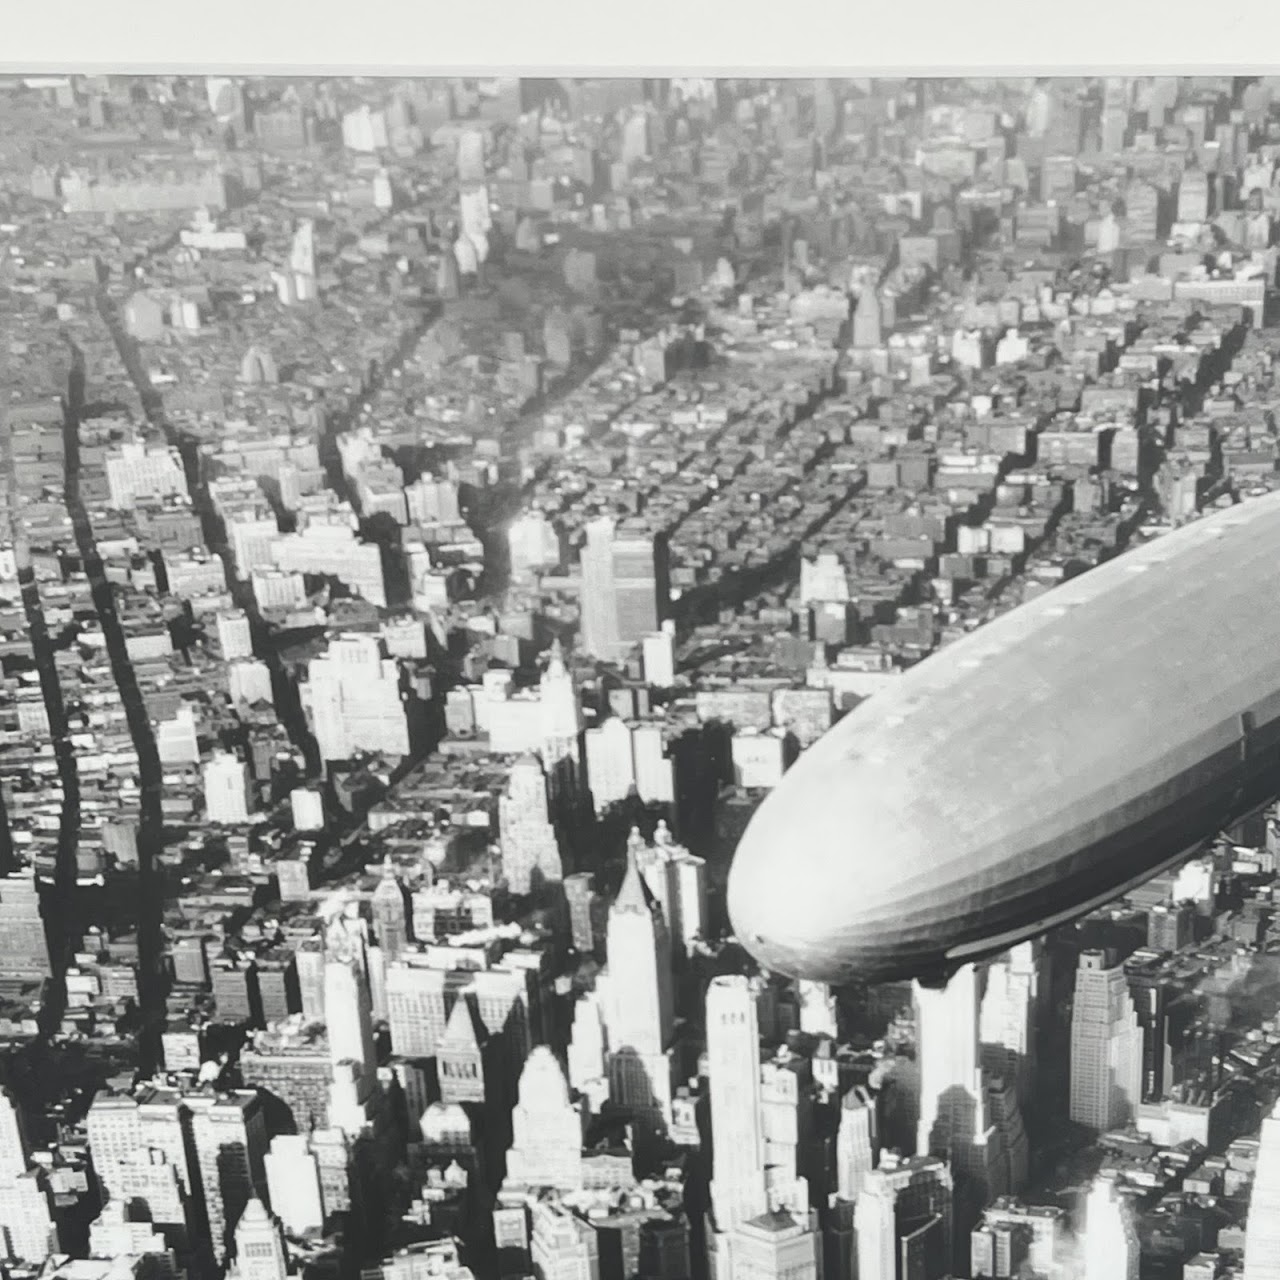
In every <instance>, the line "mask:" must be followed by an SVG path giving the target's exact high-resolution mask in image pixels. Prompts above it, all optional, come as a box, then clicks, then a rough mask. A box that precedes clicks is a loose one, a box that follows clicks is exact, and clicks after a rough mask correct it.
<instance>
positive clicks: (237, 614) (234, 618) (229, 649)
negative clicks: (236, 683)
mask: <svg viewBox="0 0 1280 1280" xmlns="http://www.w3.org/2000/svg"><path fill="white" fill-rule="evenodd" d="M217 627H218V648H219V649H221V650H222V656H223V658H224V659H225V660H226V661H227V662H234V661H235V660H236V659H238V658H252V657H253V630H252V628H251V627H250V624H249V618H248V615H247V614H245V613H244V611H243V610H241V609H227V610H224V611H223V612H221V613H219V614H218V617H217Z"/></svg>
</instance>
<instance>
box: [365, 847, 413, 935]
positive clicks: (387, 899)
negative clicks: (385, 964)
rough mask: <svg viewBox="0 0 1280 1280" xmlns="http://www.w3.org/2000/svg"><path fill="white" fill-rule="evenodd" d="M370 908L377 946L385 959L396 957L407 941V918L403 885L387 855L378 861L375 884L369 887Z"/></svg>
mask: <svg viewBox="0 0 1280 1280" xmlns="http://www.w3.org/2000/svg"><path fill="white" fill-rule="evenodd" d="M370 908H371V910H372V912H373V924H374V931H375V933H376V934H377V938H378V946H379V947H380V948H381V949H382V951H383V953H384V954H385V956H386V958H387V959H388V960H397V959H399V957H400V956H401V955H403V954H404V952H405V949H406V948H407V947H408V945H409V922H408V911H407V910H406V907H405V900H404V886H403V885H402V884H401V883H400V877H399V876H398V875H396V869H395V865H394V864H393V863H392V861H391V858H390V856H388V857H387V858H386V859H385V861H384V862H383V864H382V871H381V875H380V877H379V880H378V887H377V888H376V889H375V890H374V891H373V898H372V901H371V902H370Z"/></svg>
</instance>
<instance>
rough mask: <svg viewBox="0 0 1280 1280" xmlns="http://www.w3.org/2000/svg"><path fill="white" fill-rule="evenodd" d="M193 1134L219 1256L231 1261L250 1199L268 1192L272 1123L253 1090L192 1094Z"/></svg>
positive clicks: (210, 1225) (206, 1206) (211, 1239)
mask: <svg viewBox="0 0 1280 1280" xmlns="http://www.w3.org/2000/svg"><path fill="white" fill-rule="evenodd" d="M186 1105H187V1106H188V1108H189V1109H190V1111H191V1133H192V1138H193V1142H194V1146H195V1153H196V1160H197V1163H198V1164H199V1167H200V1182H201V1186H202V1188H203V1192H204V1202H205V1208H206V1210H207V1212H208V1217H209V1238H210V1241H211V1243H212V1246H213V1255H214V1258H215V1260H217V1261H218V1262H222V1261H224V1260H225V1259H226V1256H227V1249H228V1245H229V1244H230V1241H231V1233H232V1231H233V1230H234V1228H235V1225H236V1223H237V1222H239V1220H240V1215H241V1214H242V1213H243V1212H244V1209H245V1206H246V1205H247V1204H248V1203H249V1201H250V1199H251V1198H253V1197H254V1196H257V1195H262V1194H265V1182H266V1175H265V1167H264V1160H265V1157H266V1153H267V1129H266V1121H265V1119H264V1117H263V1113H262V1104H261V1102H260V1101H259V1099H258V1095H257V1094H256V1093H255V1092H254V1091H253V1090H249V1089H240V1090H236V1091H235V1092H234V1093H226V1094H192V1095H190V1096H189V1097H188V1098H187V1099H186Z"/></svg>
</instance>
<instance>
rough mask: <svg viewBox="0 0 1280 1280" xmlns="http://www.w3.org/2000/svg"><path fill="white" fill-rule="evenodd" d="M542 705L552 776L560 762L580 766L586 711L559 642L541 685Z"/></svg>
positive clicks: (555, 643)
mask: <svg viewBox="0 0 1280 1280" xmlns="http://www.w3.org/2000/svg"><path fill="white" fill-rule="evenodd" d="M538 705H539V706H540V707H541V714H542V760H543V763H544V764H545V765H546V768H547V772H548V773H552V772H553V771H554V770H555V768H556V766H557V765H558V764H559V763H560V761H562V760H565V759H569V760H571V761H572V762H573V763H574V765H575V766H576V765H577V764H578V763H579V755H580V752H579V747H578V739H579V737H580V736H581V734H582V709H581V708H580V707H579V705H578V695H577V692H576V691H575V689H574V687H573V676H572V675H570V673H569V670H568V668H567V667H566V666H565V664H564V652H563V650H562V649H561V647H560V641H559V640H553V641H552V642H551V652H550V655H549V656H548V658H547V667H546V670H545V671H544V672H543V673H542V676H541V678H540V679H539V681H538Z"/></svg>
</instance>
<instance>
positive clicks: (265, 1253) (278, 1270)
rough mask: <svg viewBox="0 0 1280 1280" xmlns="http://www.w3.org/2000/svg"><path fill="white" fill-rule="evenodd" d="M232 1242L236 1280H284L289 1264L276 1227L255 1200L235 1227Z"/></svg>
mask: <svg viewBox="0 0 1280 1280" xmlns="http://www.w3.org/2000/svg"><path fill="white" fill-rule="evenodd" d="M235 1241H236V1256H235V1265H234V1272H233V1273H234V1275H235V1276H236V1280H286V1277H287V1276H288V1274H289V1263H288V1258H287V1256H286V1254H285V1250H284V1239H283V1238H282V1237H281V1235H280V1227H279V1224H278V1223H277V1222H276V1221H275V1219H274V1218H272V1216H271V1215H270V1214H269V1213H268V1212H267V1208H266V1206H265V1205H264V1204H263V1203H262V1201H261V1200H259V1199H258V1198H257V1197H256V1196H254V1197H253V1198H252V1199H251V1200H250V1201H249V1203H248V1204H247V1205H245V1208H244V1213H242V1214H241V1215H240V1221H239V1222H237V1223H236V1230H235Z"/></svg>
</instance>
